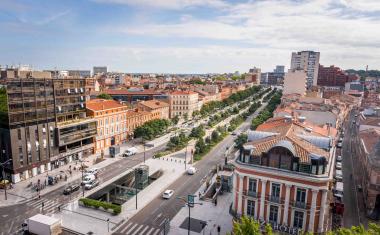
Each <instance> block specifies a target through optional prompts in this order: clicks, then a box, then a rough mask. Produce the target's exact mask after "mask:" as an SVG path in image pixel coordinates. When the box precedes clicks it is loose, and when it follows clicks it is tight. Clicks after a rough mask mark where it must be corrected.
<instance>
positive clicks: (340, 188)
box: [334, 182, 343, 200]
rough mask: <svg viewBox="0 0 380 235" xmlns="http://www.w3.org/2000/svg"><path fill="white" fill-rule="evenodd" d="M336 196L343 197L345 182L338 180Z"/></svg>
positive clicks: (335, 190)
mask: <svg viewBox="0 0 380 235" xmlns="http://www.w3.org/2000/svg"><path fill="white" fill-rule="evenodd" d="M334 197H336V198H338V199H340V200H342V199H343V182H337V183H336V185H335V188H334Z"/></svg>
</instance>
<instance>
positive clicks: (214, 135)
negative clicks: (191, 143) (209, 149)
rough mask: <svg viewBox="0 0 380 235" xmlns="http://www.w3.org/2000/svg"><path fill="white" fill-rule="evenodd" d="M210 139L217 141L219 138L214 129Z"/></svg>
mask: <svg viewBox="0 0 380 235" xmlns="http://www.w3.org/2000/svg"><path fill="white" fill-rule="evenodd" d="M211 140H212V142H214V143H215V142H218V140H219V133H218V132H217V131H216V130H215V131H213V132H212V133H211Z"/></svg>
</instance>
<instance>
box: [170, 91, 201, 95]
mask: <svg viewBox="0 0 380 235" xmlns="http://www.w3.org/2000/svg"><path fill="white" fill-rule="evenodd" d="M170 94H171V95H194V94H198V93H196V92H194V91H173V92H172V93H170Z"/></svg>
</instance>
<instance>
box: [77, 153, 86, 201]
mask: <svg viewBox="0 0 380 235" xmlns="http://www.w3.org/2000/svg"><path fill="white" fill-rule="evenodd" d="M79 162H80V167H81V171H82V180H83V171H84V167H83V162H88V161H83V160H81V159H80V160H79ZM82 193H83V194H82V195H83V197H84V185H82Z"/></svg>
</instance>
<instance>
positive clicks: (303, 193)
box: [296, 188, 306, 203]
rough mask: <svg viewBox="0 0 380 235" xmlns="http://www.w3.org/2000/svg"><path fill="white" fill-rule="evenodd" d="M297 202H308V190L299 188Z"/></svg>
mask: <svg viewBox="0 0 380 235" xmlns="http://www.w3.org/2000/svg"><path fill="white" fill-rule="evenodd" d="M296 201H297V202H303V203H304V202H306V189H303V188H297V194H296Z"/></svg>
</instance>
